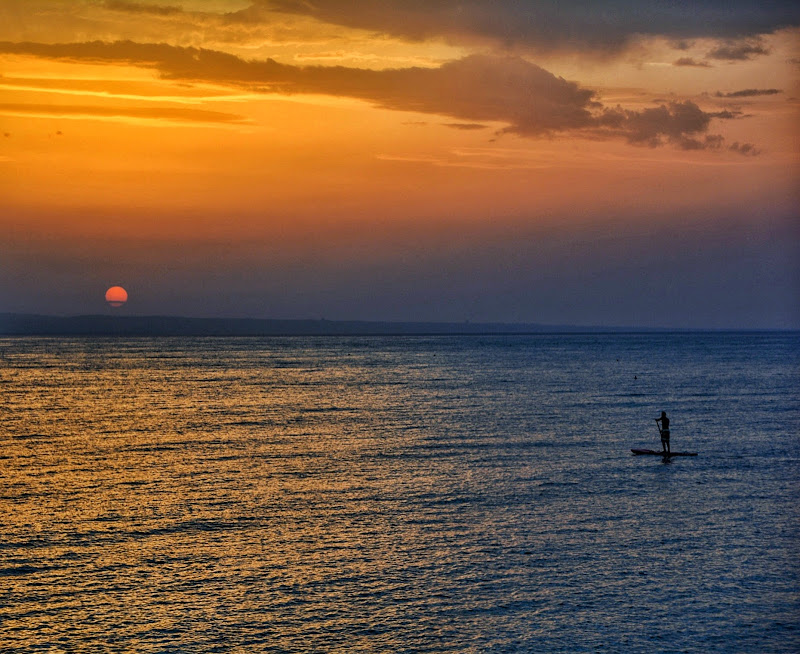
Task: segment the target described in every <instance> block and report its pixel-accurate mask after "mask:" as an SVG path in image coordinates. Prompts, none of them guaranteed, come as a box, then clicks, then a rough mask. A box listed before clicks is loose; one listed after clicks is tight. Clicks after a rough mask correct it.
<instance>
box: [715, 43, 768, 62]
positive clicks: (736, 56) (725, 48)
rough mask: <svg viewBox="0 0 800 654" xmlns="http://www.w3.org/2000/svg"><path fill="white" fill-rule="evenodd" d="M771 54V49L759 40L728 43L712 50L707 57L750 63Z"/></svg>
mask: <svg viewBox="0 0 800 654" xmlns="http://www.w3.org/2000/svg"><path fill="white" fill-rule="evenodd" d="M769 52H770V51H769V48H767V47H765V46H764V44H763V43H762V42H761V41H760V40H759V39H755V40H754V39H745V40H739V41H726V42H724V43H722V44H720V45H719V46H717V47H716V48H714V49H713V50H711V51H710V52H709V53H708V54H707V55H706V56H707V57H709V58H710V59H720V60H723V61H748V60H749V59H752V58H753V57H757V56H760V55H766V54H769Z"/></svg>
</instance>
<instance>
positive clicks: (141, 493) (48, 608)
mask: <svg viewBox="0 0 800 654" xmlns="http://www.w3.org/2000/svg"><path fill="white" fill-rule="evenodd" d="M447 343H449V342H445V344H447ZM500 344H501V345H502V346H503V347H504V348H506V349H508V347H507V345H506V344H505V343H504V342H501V343H500ZM2 345H3V346H4V348H5V354H6V356H5V357H4V359H3V361H4V364H5V365H4V367H3V368H2V379H0V381H2V384H3V390H4V393H3V404H2V419H3V433H2V436H0V438H1V439H2V451H1V452H2V453H1V454H0V456H1V457H2V458H1V459H0V466H2V467H1V468H0V470H1V471H2V502H0V528H1V529H2V534H0V535H2V540H0V583H1V584H2V591H0V599H2V601H1V602H0V636H2V638H0V640H2V641H4V642H6V643H7V645H6V646H7V647H10V648H16V649H20V650H24V649H25V648H28V649H31V650H36V649H42V650H47V651H65V652H67V651H69V652H73V651H76V652H80V651H130V652H159V651H181V652H183V651H209V650H212V649H214V648H218V649H221V650H223V651H237V648H238V649H239V650H240V651H246V652H250V651H287V652H303V651H309V650H315V649H316V650H318V651H450V652H469V651H476V652H477V651H490V650H492V649H493V648H495V646H496V647H497V648H498V650H501V651H502V650H510V651H513V650H514V647H515V645H514V644H515V643H516V644H517V645H519V644H520V643H526V644H530V643H534V642H539V643H543V647H544V650H549V651H571V649H570V648H571V647H574V646H575V642H576V641H575V639H576V638H577V637H578V635H577V634H581V635H580V638H583V639H584V640H582V641H581V646H580V647H578V649H586V648H589V649H591V648H593V647H596V646H600V645H603V644H608V643H609V642H611V644H612V646H613V647H612V649H613V648H614V647H616V648H617V649H619V650H624V649H625V647H624V645H625V643H626V642H627V644H629V645H630V644H633V645H635V647H634V649H636V647H641V646H643V645H647V644H648V643H649V644H652V643H651V642H650V641H649V640H648V639H649V638H650V637H651V632H650V631H648V629H646V628H644V627H642V628H641V629H639V630H638V631H635V632H632V633H631V632H630V631H627V632H625V633H624V634H623V632H622V631H620V627H619V625H620V624H631V623H632V622H633V619H634V618H635V617H637V616H638V618H637V619H638V620H640V621H641V620H642V615H641V614H642V607H650V608H653V607H656V606H662V605H665V606H667V607H668V609H669V610H677V609H678V606H677V605H674V604H673V602H674V601H675V600H674V597H687V596H698V597H705V598H706V599H705V600H704V601H711V600H712V599H713V596H711V598H709V596H708V590H707V587H708V585H709V583H711V582H710V579H712V578H713V577H712V576H711V575H719V574H726V573H727V574H729V573H730V570H731V565H732V564H735V563H736V562H737V561H744V560H752V558H753V557H754V556H755V553H754V552H753V551H752V549H748V548H751V547H752V545H751V544H750V543H751V540H752V539H751V537H752V535H753V534H752V533H751V532H750V531H749V528H750V524H749V523H747V522H742V523H738V524H739V531H738V532H733V531H732V532H730V533H735V534H736V536H735V538H734V537H733V536H731V539H732V540H729V541H727V542H726V544H725V547H722V548H721V546H720V543H719V538H720V536H719V534H720V533H724V532H721V531H720V530H723V529H724V528H726V526H727V527H730V524H729V523H727V522H724V521H725V520H730V519H731V516H733V515H734V514H736V507H735V505H733V508H731V506H730V503H728V507H727V510H728V511H729V513H726V514H723V513H722V512H719V511H718V507H719V506H720V500H719V498H718V497H716V496H714V495H709V493H712V494H713V493H723V492H729V491H730V492H732V493H735V492H740V491H741V488H740V487H739V486H737V485H736V484H739V483H740V482H739V481H738V477H735V476H734V477H730V479H729V480H728V482H726V483H728V484H730V485H731V486H730V487H728V486H719V485H713V486H709V485H705V482H704V479H706V477H707V475H710V474H717V475H718V474H719V473H718V472H717V473H715V472H714V470H713V469H712V468H708V467H706V468H704V467H703V466H709V465H712V463H713V461H712V460H710V459H708V458H707V459H706V460H705V461H704V460H703V459H699V460H698V461H697V462H695V465H693V466H689V465H684V464H683V463H680V464H676V465H673V466H669V467H661V468H654V467H653V466H646V465H641V463H642V462H641V461H633V460H630V459H629V457H625V456H619V455H616V454H614V453H613V450H614V449H616V450H619V451H621V452H626V451H627V448H628V446H629V445H630V442H629V441H630V434H613V433H611V432H610V431H609V432H607V433H605V434H604V435H603V436H604V442H603V448H602V449H599V450H598V448H596V447H593V444H592V442H591V441H590V440H587V438H588V437H587V435H586V433H585V430H584V429H583V416H584V415H585V411H586V410H587V408H588V409H589V410H592V411H594V412H595V413H596V412H598V411H605V412H607V414H608V417H609V421H610V422H612V423H615V424H619V423H620V421H621V417H622V416H624V415H626V414H628V413H630V411H631V403H632V402H633V403H640V404H642V406H645V405H647V403H648V402H650V400H648V399H647V398H646V396H645V397H644V399H641V400H640V399H637V397H638V396H632V395H630V394H622V395H620V396H619V397H620V399H619V400H613V402H617V404H616V405H615V404H613V402H612V400H610V399H609V397H608V396H606V397H604V398H603V400H602V401H601V402H597V403H596V404H592V402H593V399H592V398H593V397H596V396H597V390H596V389H597V388H598V387H599V385H600V384H601V383H602V384H608V371H607V369H603V365H605V364H608V365H615V364H611V363H610V362H611V361H614V359H616V357H617V355H618V352H617V350H613V351H610V352H609V353H608V354H607V355H606V358H607V361H605V360H603V359H598V360H597V361H595V364H594V365H595V367H597V368H599V370H597V371H595V373H592V374H593V375H595V376H590V377H586V378H580V377H577V376H575V375H577V372H573V373H570V374H567V373H565V372H563V371H559V370H558V369H554V368H553V365H552V362H551V361H547V360H545V361H541V362H539V361H538V360H537V359H535V358H533V355H531V354H530V351H534V352H535V351H536V350H535V349H534V350H526V349H516V350H513V349H512V350H509V351H508V352H506V351H505V350H501V351H500V352H499V353H498V352H495V351H493V352H492V353H491V354H492V356H493V357H497V359H496V360H495V359H492V358H490V357H487V355H486V352H485V350H484V349H481V348H480V347H478V346H476V345H475V344H474V343H472V342H471V343H469V344H468V346H464V344H463V343H462V342H460V341H456V342H455V344H454V345H452V349H448V348H447V347H443V345H442V343H441V342H439V341H434V342H433V343H432V344H431V343H428V342H426V341H423V342H422V345H420V344H416V345H415V344H414V343H413V342H407V341H401V342H400V343H397V342H393V341H381V340H377V341H372V340H369V339H361V340H355V341H353V342H346V341H344V342H342V341H326V340H322V341H313V342H311V343H310V344H309V342H307V341H305V340H303V339H296V340H292V339H287V340H283V341H282V340H267V341H258V340H248V339H238V340H237V339H219V340H214V339H200V340H198V341H185V340H180V339H163V340H156V341H150V340H147V339H140V340H136V339H131V340H125V341H103V340H81V339H62V340H58V339H53V340H25V339H19V340H15V339H8V340H6V341H3V342H2ZM112 346H113V347H112ZM415 348H417V349H415ZM431 348H433V352H434V353H435V354H436V355H437V356H436V357H432V356H431ZM585 354H586V353H585V352H583V355H584V357H583V358H584V360H585V359H586V356H585ZM537 356H539V355H537ZM595 356H597V357H600V356H601V355H595ZM640 356H641V362H640V365H641V366H647V365H651V364H650V363H649V362H650V360H651V359H652V358H653V357H652V352H650V351H645V352H643V353H642V354H641V355H640ZM521 357H528V360H527V363H526V364H525V365H522V364H520V358H521ZM580 360H581V357H578V356H576V357H572V356H570V357H569V358H568V361H576V362H577V361H580ZM598 361H599V363H598ZM604 361H605V363H604ZM565 365H566V364H565ZM569 365H574V366H575V369H576V370H577V369H578V368H580V367H581V366H580V365H579V364H578V363H573V364H569ZM640 374H641V373H640ZM571 375H572V376H571ZM630 377H632V376H630ZM581 379H583V381H581ZM576 380H577V381H576ZM547 384H549V385H550V386H547ZM581 384H583V385H584V386H585V388H580V385H581ZM576 385H577V386H578V387H577V388H576ZM638 390H640V389H637V391H638ZM615 392H617V389H615ZM632 398H633V399H632ZM740 400H741V398H739V400H737V401H740ZM570 407H573V408H570ZM574 407H578V409H577V411H576V410H575V409H574ZM637 410H638V409H637ZM613 411H617V413H616V414H614V413H612V412H613ZM571 413H575V417H574V418H570V415H571ZM752 413H753V412H752V411H751V414H752ZM548 416H549V417H548ZM570 421H571V422H570ZM565 425H566V426H565ZM654 470H655V471H657V472H654ZM659 470H660V471H661V472H658V471H659ZM729 472H730V471H729ZM762 482H763V483H772V482H771V480H770V479H769V478H767V479H765V480H762ZM776 483H777V482H776ZM781 483H782V482H781ZM703 493H705V495H702V494H703ZM699 494H700V495H699ZM665 495H668V496H669V497H670V498H671V503H669V504H666V505H665V503H664V502H663V497H664V496H665ZM700 498H703V499H704V501H699V500H700ZM770 501H772V500H770ZM787 501H788V500H787ZM765 502H766V500H765ZM760 508H761V509H762V514H763V516H764V517H763V518H762V522H763V521H764V520H766V522H763V523H762V524H760V525H759V529H761V530H762V533H764V532H766V533H771V532H770V529H771V526H772V523H770V522H769V519H768V517H769V516H771V515H773V513H774V512H771V509H772V508H773V505H772V504H770V503H766V504H763V505H761V507H760ZM736 515H739V514H736ZM760 515H761V514H760ZM720 520H723V522H720ZM742 525H745V527H744V528H742ZM781 551H783V550H781ZM748 557H750V558H749V559H748ZM773 561H774V559H773ZM771 565H772V567H771V568H770V564H764V566H763V570H762V572H763V574H764V575H765V577H766V578H768V579H769V583H770V592H769V594H766V595H765V591H764V590H763V589H761V590H760V589H759V588H758V587H756V588H754V587H753V585H752V584H751V586H750V587H749V589H748V593H750V595H751V596H752V594H753V593H755V595H756V596H757V597H759V598H760V600H761V601H762V605H763V603H765V602H766V604H768V605H770V606H771V609H770V610H771V611H773V612H775V613H776V614H780V613H781V611H784V612H786V611H788V610H789V609H787V606H790V605H789V604H781V601H783V599H781V601H778V600H777V599H775V598H776V597H779V598H785V596H786V595H785V593H788V592H790V587H791V579H792V578H791V576H787V575H785V574H784V575H783V577H784V581H783V582H781V580H780V579H781V577H780V575H779V574H777V573H778V572H780V571H781V570H780V568H778V569H776V568H775V565H774V563H773V564H771ZM653 566H658V569H659V577H658V579H655V578H653V577H648V576H646V575H642V574H641V572H642V570H643V569H650V568H651V567H653ZM687 571H692V573H693V576H687V574H686V573H687ZM781 583H783V586H781ZM704 593H705V595H704ZM759 593H760V594H759ZM781 593H784V594H781ZM731 597H732V598H734V599H736V598H737V597H738V595H737V593H736V592H734V593H733V594H732V595H731ZM770 601H771V604H770ZM748 606H750V605H748ZM760 610H762V609H757V608H753V609H750V611H751V617H753V616H754V615H756V614H757V615H760V613H758V611H760ZM752 611H756V614H752ZM704 617H705V616H703V615H695V618H696V619H697V620H698V621H700V622H702V619H704ZM756 617H757V616H756ZM598 625H599V626H598ZM730 628H731V629H738V630H739V633H741V630H742V627H741V626H730ZM676 629H679V628H678V627H676ZM675 633H677V632H675ZM675 633H673V637H675V638H679V635H678V636H676V635H675ZM747 635H748V637H750V638H751V640H750V641H747V642H750V643H752V642H755V641H753V640H752V639H753V638H755V636H754V635H753V634H752V633H750V632H747ZM623 636H624V637H623ZM625 638H627V640H625ZM692 642H695V641H692ZM770 642H772V641H770Z"/></svg>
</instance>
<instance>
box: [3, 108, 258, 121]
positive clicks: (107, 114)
mask: <svg viewBox="0 0 800 654" xmlns="http://www.w3.org/2000/svg"><path fill="white" fill-rule="evenodd" d="M0 114H1V115H8V116H40V117H44V116H47V117H54V116H55V117H62V118H97V119H119V120H131V119H133V120H151V121H162V122H167V123H171V124H175V123H186V122H190V123H209V124H225V125H235V124H242V123H246V122H248V121H247V119H246V118H244V117H242V116H237V115H236V114H229V113H224V112H220V111H206V110H204V109H187V108H183V107H180V108H172V107H99V106H95V105H51V104H31V103H0Z"/></svg>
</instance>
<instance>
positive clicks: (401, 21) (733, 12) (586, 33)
mask: <svg viewBox="0 0 800 654" xmlns="http://www.w3.org/2000/svg"><path fill="white" fill-rule="evenodd" d="M254 4H256V5H258V6H260V7H265V8H272V9H275V10H280V11H284V12H291V13H296V14H302V15H308V16H314V17H315V18H318V19H319V20H322V21H325V22H329V23H335V24H340V25H346V26H350V27H359V28H364V29H369V30H377V31H381V32H384V33H388V34H393V35H397V36H402V37H406V38H412V39H425V38H436V37H445V38H448V39H450V40H455V41H458V40H463V39H469V38H476V37H477V38H484V39H491V40H495V41H498V42H500V43H504V44H508V45H523V46H527V47H531V48H537V49H559V48H560V49H594V50H606V51H618V50H620V49H622V48H624V47H625V46H626V45H628V44H629V43H630V41H631V40H632V39H634V38H636V37H637V36H640V35H646V36H648V35H649V36H667V37H669V38H671V39H672V40H673V41H676V42H681V41H685V40H688V39H692V38H701V37H705V38H719V39H737V38H742V37H748V36H755V35H759V34H769V33H772V32H774V31H776V30H778V29H781V28H784V27H791V26H797V25H800V7H799V6H798V5H797V4H796V3H789V2H752V0H697V1H695V2H691V3H684V2H680V3H679V2H664V1H663V0H591V1H589V0H581V1H578V2H565V1H564V0H537V1H536V2H520V1H519V0H493V1H492V2H487V1H486V0H437V2H430V1H429V0H371V1H370V2H368V3H354V2H352V0H314V1H313V2H308V1H306V0H258V1H257V2H256V3H254Z"/></svg>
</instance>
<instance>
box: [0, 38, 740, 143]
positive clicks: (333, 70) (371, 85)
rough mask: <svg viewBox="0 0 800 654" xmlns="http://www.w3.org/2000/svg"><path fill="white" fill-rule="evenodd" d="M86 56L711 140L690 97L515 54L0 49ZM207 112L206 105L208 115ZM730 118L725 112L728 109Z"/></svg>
mask: <svg viewBox="0 0 800 654" xmlns="http://www.w3.org/2000/svg"><path fill="white" fill-rule="evenodd" d="M2 52H5V53H15V54H31V55H37V56H41V57H50V58H66V59H74V60H82V61H86V60H88V61H105V62H126V63H131V64H135V65H138V66H145V67H150V68H153V69H156V70H157V71H159V72H160V74H161V75H162V76H164V77H166V78H170V79H180V80H185V81H206V82H215V83H223V84H229V85H235V86H240V87H245V88H248V89H250V90H251V91H261V92H280V93H287V94H291V93H322V94H328V95H335V96H347V97H353V98H359V99H362V100H366V101H369V102H373V103H375V104H376V105H378V106H381V107H384V108H388V109H394V110H401V111H409V112H419V113H428V114H437V115H443V116H450V117H452V118H455V119H457V120H458V121H459V122H464V123H485V122H488V121H493V122H500V123H505V124H506V126H505V127H504V128H502V129H501V130H500V131H501V133H513V134H518V135H521V136H539V135H546V134H554V133H566V132H569V133H575V134H578V135H581V134H584V135H587V136H592V137H594V138H598V137H600V138H623V139H626V140H627V141H628V142H630V143H633V144H641V145H648V146H651V147H654V146H658V145H663V144H667V143H669V144H673V145H675V146H677V147H680V148H684V149H698V148H699V147H704V148H708V147H710V145H709V143H710V142H708V141H705V140H698V136H699V135H702V134H704V133H705V132H706V131H707V129H708V126H709V123H710V121H711V120H712V118H715V117H723V116H719V115H717V116H715V115H714V114H710V113H707V112H705V111H703V110H702V109H701V108H700V107H699V106H698V105H696V104H695V103H693V102H688V101H687V102H671V103H665V104H661V105H660V106H658V107H652V108H648V109H644V110H639V111H633V110H628V109H623V108H622V107H616V108H609V107H605V106H603V105H602V104H601V103H600V102H599V101H598V99H597V97H596V94H595V92H594V91H592V90H590V89H586V88H583V87H581V86H580V85H579V84H577V83H575V82H571V81H567V80H565V79H563V78H561V77H557V76H555V75H553V74H552V73H550V72H548V71H546V70H545V69H543V68H541V67H539V66H537V65H535V64H533V63H530V62H529V61H527V60H525V59H521V58H519V57H499V56H489V55H471V56H468V57H465V58H463V59H459V60H457V61H451V62H448V63H445V64H443V65H442V66H440V67H439V68H404V69H395V70H377V71H376V70H363V69H354V68H344V67H341V66H336V67H320V66H308V67H297V66H290V65H287V64H281V63H278V62H276V61H273V60H271V59H267V60H264V61H245V60H243V59H240V58H238V57H236V56H234V55H230V54H226V53H222V52H217V51H212V50H203V49H197V48H181V47H175V46H169V45H165V44H140V43H133V42H130V41H124V42H117V43H102V42H92V43H74V44H41V43H16V44H15V43H0V53H2ZM209 113H211V112H209ZM725 117H727V116H725Z"/></svg>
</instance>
